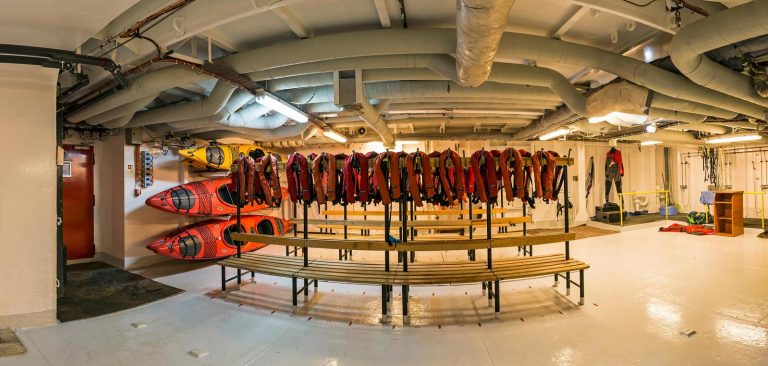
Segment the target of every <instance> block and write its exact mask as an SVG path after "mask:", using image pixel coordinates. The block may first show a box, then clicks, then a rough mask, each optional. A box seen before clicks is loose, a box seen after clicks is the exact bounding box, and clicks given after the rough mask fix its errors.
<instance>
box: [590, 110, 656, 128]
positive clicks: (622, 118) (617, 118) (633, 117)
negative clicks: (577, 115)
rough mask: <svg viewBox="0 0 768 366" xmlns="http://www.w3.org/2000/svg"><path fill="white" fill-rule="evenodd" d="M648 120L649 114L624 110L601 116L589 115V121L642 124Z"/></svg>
mask: <svg viewBox="0 0 768 366" xmlns="http://www.w3.org/2000/svg"><path fill="white" fill-rule="evenodd" d="M646 121H648V116H646V115H644V114H633V113H623V112H611V113H608V114H606V115H604V116H600V117H589V123H600V122H608V123H612V124H614V125H618V124H634V125H640V124H643V123H645V122H646Z"/></svg>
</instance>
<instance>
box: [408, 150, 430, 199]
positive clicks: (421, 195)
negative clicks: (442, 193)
mask: <svg viewBox="0 0 768 366" xmlns="http://www.w3.org/2000/svg"><path fill="white" fill-rule="evenodd" d="M405 169H406V171H407V172H408V188H409V189H410V191H411V199H412V200H413V203H414V204H415V205H416V206H417V207H422V206H423V205H424V204H423V203H422V200H425V201H427V202H429V201H430V200H431V199H432V198H433V197H434V196H435V186H434V180H433V177H432V164H430V162H429V157H428V156H427V154H426V153H424V152H423V151H417V152H414V153H410V154H408V156H407V157H406V158H405ZM419 178H421V179H419Z"/></svg>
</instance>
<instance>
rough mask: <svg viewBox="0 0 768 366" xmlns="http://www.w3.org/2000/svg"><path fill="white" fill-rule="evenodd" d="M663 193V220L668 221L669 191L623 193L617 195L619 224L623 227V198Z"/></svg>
mask: <svg viewBox="0 0 768 366" xmlns="http://www.w3.org/2000/svg"><path fill="white" fill-rule="evenodd" d="M659 193H664V219H665V220H669V191H667V190H663V191H644V192H624V193H619V223H620V226H624V196H634V195H641V194H659Z"/></svg>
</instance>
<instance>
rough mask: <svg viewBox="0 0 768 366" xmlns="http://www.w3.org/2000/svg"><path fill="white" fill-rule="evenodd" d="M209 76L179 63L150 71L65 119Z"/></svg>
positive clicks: (89, 114)
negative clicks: (125, 86)
mask: <svg viewBox="0 0 768 366" xmlns="http://www.w3.org/2000/svg"><path fill="white" fill-rule="evenodd" d="M210 78H211V76H210V75H206V74H202V73H199V72H197V71H194V70H192V69H190V68H188V67H185V66H180V65H176V66H170V67H166V68H163V69H159V70H156V71H150V72H148V73H146V74H144V75H141V76H138V77H135V78H133V79H131V80H130V83H129V85H128V87H127V88H125V89H123V90H119V91H117V92H115V93H114V94H111V95H109V96H107V97H105V98H103V99H100V100H98V101H96V102H94V103H92V104H89V105H87V106H85V107H83V108H81V109H78V110H77V111H75V112H73V113H72V114H70V115H69V116H67V119H68V120H69V121H72V122H81V121H83V120H85V119H88V118H90V117H93V116H95V115H97V114H100V113H104V112H106V111H108V110H111V109H114V108H117V107H120V106H122V105H124V104H126V103H130V102H132V101H135V100H137V99H140V98H144V97H146V96H148V95H152V94H157V93H160V92H162V91H164V90H166V89H170V88H174V87H177V86H179V85H188V84H194V83H197V82H200V81H203V80H207V79H210Z"/></svg>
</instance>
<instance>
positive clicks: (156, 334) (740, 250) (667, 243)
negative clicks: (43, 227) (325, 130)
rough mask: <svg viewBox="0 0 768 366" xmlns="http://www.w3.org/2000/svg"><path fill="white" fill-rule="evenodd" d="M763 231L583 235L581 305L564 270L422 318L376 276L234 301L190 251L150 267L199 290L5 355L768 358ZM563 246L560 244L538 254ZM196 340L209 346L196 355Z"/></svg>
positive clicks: (8, 361) (445, 303) (454, 301)
mask: <svg viewBox="0 0 768 366" xmlns="http://www.w3.org/2000/svg"><path fill="white" fill-rule="evenodd" d="M660 224H661V223H660ZM759 232H760V231H759V230H754V229H752V230H750V229H748V230H747V232H746V233H745V235H744V236H742V237H739V238H723V237H716V236H708V237H696V236H690V235H687V234H680V233H659V232H657V231H656V229H654V228H651V229H642V230H635V231H629V232H624V233H621V234H613V235H609V236H602V237H595V238H590V239H584V240H579V241H576V242H573V243H572V253H573V256H574V257H576V258H578V259H581V260H584V261H586V262H588V263H589V264H590V265H591V266H592V268H591V269H589V270H588V271H587V276H586V305H585V306H583V307H578V306H576V305H575V304H574V303H573V302H572V301H577V300H578V298H577V293H578V291H577V289H576V288H574V289H573V295H572V296H570V297H566V296H564V290H565V289H564V288H563V285H562V284H561V285H560V287H559V288H557V289H553V288H552V287H551V284H552V279H551V278H542V279H535V280H528V281H519V282H511V283H505V284H503V285H502V291H503V297H502V315H501V319H500V320H495V319H494V318H493V313H492V309H490V308H488V307H487V301H486V299H485V297H483V295H482V294H481V292H480V288H479V286H449V287H437V288H435V287H431V288H412V290H411V295H412V296H413V300H412V309H413V310H412V312H413V314H414V321H413V323H414V325H412V326H406V327H403V326H402V325H401V323H400V319H399V318H398V317H395V318H394V319H393V323H392V324H390V325H386V326H385V325H380V324H377V323H376V321H377V319H378V314H379V311H380V308H379V306H380V305H379V302H378V299H379V296H380V293H379V289H378V288H376V287H372V286H351V285H340V284H329V283H320V291H319V292H318V293H317V294H310V298H309V300H308V302H307V303H306V304H303V303H300V307H301V308H300V309H299V310H298V311H297V312H296V314H290V313H289V312H288V310H289V309H290V296H289V293H290V290H289V281H286V280H285V279H279V278H272V277H265V276H259V275H257V277H256V280H257V282H256V283H255V284H248V285H246V286H243V289H242V290H241V291H238V292H233V293H231V294H230V295H229V296H228V297H227V298H226V299H221V298H219V297H218V291H217V288H218V286H219V268H218V267H217V266H207V267H205V266H200V265H196V266H195V267H196V268H198V269H196V270H189V269H188V266H187V265H185V264H179V263H176V264H174V265H165V266H161V267H155V268H150V269H148V270H146V271H144V272H143V273H142V274H143V275H146V276H150V277H154V278H156V279H157V280H159V281H161V282H164V283H168V284H170V285H173V286H177V287H179V288H183V289H185V290H186V291H187V292H185V293H183V294H181V295H178V296H175V297H172V298H169V299H166V300H163V301H159V302H156V303H153V304H150V305H147V306H144V307H141V308H137V309H132V310H128V311H125V312H121V313H117V314H111V315H107V316H103V317H99V318H95V319H89V320H83V321H76V322H71V323H67V324H62V325H58V326H52V327H45V328H36V329H22V330H19V331H18V334H19V336H20V338H21V339H22V341H23V342H24V344H25V345H26V346H27V348H28V350H29V352H28V354H26V355H24V356H19V357H10V358H0V366H3V365H131V366H136V365H141V366H149V365H363V364H365V365H368V364H389V365H392V364H395V365H453V364H456V365H465V364H466V365H493V364H496V365H510V364H525V365H547V364H556V365H572V364H573V365H578V364H581V365H628V364H640V365H680V364H691V365H720V364H722V365H768V240H765V239H758V238H756V235H757V234H758V233H759ZM270 250H273V251H275V252H278V251H279V250H278V249H277V248H275V249H272V248H270ZM561 250H562V245H559V244H558V245H547V246H546V247H544V246H542V247H536V254H538V253H551V252H559V251H561ZM326 254H333V253H326ZM357 254H358V256H356V259H362V258H361V257H362V256H363V255H362V254H363V253H357ZM446 254H447V253H436V254H434V255H433V257H432V258H422V257H420V258H419V259H420V260H441V259H443V257H444V256H445V255H446ZM497 254H499V255H516V252H512V251H506V252H503V253H502V252H499V253H497ZM452 255H457V256H458V255H461V254H460V253H459V254H452ZM171 273H176V274H171ZM398 294H399V289H395V302H394V306H393V310H394V311H395V314H399V307H400V301H399V297H398ZM433 294H434V295H433ZM212 297H213V298H212ZM300 301H301V298H300ZM132 323H142V324H145V326H144V327H141V328H135V327H133V326H132ZM683 330H695V331H696V334H695V335H693V336H691V337H687V336H683V335H681V334H680V332H681V331H683ZM193 350H197V351H200V352H202V353H205V352H207V354H206V355H205V356H204V357H201V358H195V357H194V356H192V355H191V354H190V351H193Z"/></svg>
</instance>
